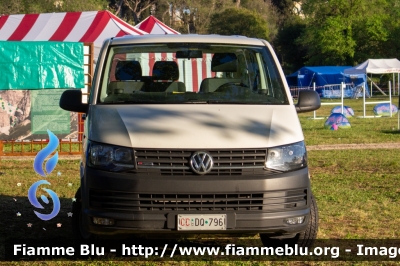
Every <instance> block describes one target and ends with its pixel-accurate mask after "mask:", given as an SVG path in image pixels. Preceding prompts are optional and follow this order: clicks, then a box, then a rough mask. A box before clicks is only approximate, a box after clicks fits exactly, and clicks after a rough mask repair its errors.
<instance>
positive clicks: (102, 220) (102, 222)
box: [93, 217, 114, 225]
mask: <svg viewBox="0 0 400 266" xmlns="http://www.w3.org/2000/svg"><path fill="white" fill-rule="evenodd" d="M93 223H94V224H100V225H114V219H108V218H98V217H93Z"/></svg>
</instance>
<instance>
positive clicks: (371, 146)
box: [307, 143, 400, 151]
mask: <svg viewBox="0 0 400 266" xmlns="http://www.w3.org/2000/svg"><path fill="white" fill-rule="evenodd" d="M366 149H371V150H372V149H400V143H364V144H335V145H312V146H307V150H308V151H322V150H366Z"/></svg>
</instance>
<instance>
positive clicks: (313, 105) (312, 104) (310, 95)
mask: <svg viewBox="0 0 400 266" xmlns="http://www.w3.org/2000/svg"><path fill="white" fill-rule="evenodd" d="M295 106H296V111H297V113H304V112H310V111H314V110H317V109H318V108H320V107H321V99H320V98H319V95H318V93H317V92H316V91H313V90H301V91H300V92H299V98H298V101H297V104H296V105H295Z"/></svg>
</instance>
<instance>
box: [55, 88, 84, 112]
mask: <svg viewBox="0 0 400 266" xmlns="http://www.w3.org/2000/svg"><path fill="white" fill-rule="evenodd" d="M60 107H61V108H62V109H64V110H67V111H72V112H78V113H87V111H88V107H89V104H87V103H82V91H81V90H66V91H64V92H63V94H61V98H60Z"/></svg>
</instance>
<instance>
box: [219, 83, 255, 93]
mask: <svg viewBox="0 0 400 266" xmlns="http://www.w3.org/2000/svg"><path fill="white" fill-rule="evenodd" d="M243 88H245V89H248V87H247V86H246V84H243V83H241V82H240V83H238V82H228V83H224V84H222V85H221V86H219V87H218V88H217V89H216V90H215V92H229V91H234V90H235V89H237V90H238V91H239V90H240V89H243Z"/></svg>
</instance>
